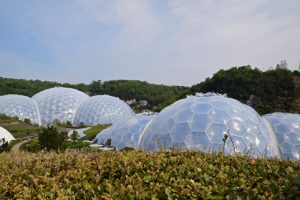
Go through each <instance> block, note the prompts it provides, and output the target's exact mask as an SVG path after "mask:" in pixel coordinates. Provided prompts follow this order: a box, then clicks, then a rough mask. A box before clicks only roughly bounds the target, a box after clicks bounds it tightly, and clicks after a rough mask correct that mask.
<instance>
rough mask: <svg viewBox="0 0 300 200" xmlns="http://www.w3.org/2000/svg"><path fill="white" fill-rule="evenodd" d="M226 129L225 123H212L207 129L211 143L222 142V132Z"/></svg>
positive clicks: (224, 132) (225, 131)
mask: <svg viewBox="0 0 300 200" xmlns="http://www.w3.org/2000/svg"><path fill="white" fill-rule="evenodd" d="M227 131H228V129H227V127H226V126H225V124H216V123H212V124H211V125H210V126H209V127H208V129H207V136H208V138H209V139H210V140H211V141H212V142H213V143H221V144H222V143H223V138H224V134H226V133H227Z"/></svg>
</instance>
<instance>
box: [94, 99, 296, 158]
mask: <svg viewBox="0 0 300 200" xmlns="http://www.w3.org/2000/svg"><path fill="white" fill-rule="evenodd" d="M284 116H286V115H284ZM271 117H272V118H276V119H275V120H272V119H271ZM286 118H288V119H285V118H281V119H278V116H276V115H270V116H264V117H261V116H259V115H258V114H257V112H256V111H255V110H254V109H252V108H251V107H249V106H247V105H245V104H242V103H241V102H239V101H237V100H235V99H232V98H227V97H226V96H223V95H216V94H205V95H198V96H188V97H187V98H185V99H182V100H179V101H177V102H175V103H173V104H172V105H170V106H168V107H166V108H165V109H163V110H162V111H161V112H160V113H159V114H157V115H155V116H152V117H149V116H141V115H137V116H134V117H132V118H131V119H129V120H124V121H122V122H119V123H116V124H115V125H113V126H112V127H110V128H108V129H106V130H104V131H102V132H100V133H99V134H98V135H97V137H96V139H95V141H94V142H97V143H98V144H104V143H105V142H106V141H107V140H108V139H110V140H111V145H112V146H114V147H116V149H117V150H120V149H123V148H125V147H130V148H135V149H143V150H145V151H158V150H159V149H165V150H169V149H171V148H176V149H186V150H195V149H196V150H200V151H204V152H220V151H222V152H224V153H226V154H234V153H242V154H247V155H251V156H254V157H258V156H268V157H279V158H283V159H286V158H289V159H295V158H296V159H299V147H300V145H299V144H300V134H299V133H300V132H299V130H300V115H293V116H292V117H291V116H290V117H286ZM283 124H284V125H283ZM273 130H275V133H274V131H273ZM279 130H280V133H279V134H278V133H277V131H279ZM297 131H298V132H297ZM278 135H279V136H278ZM282 135H285V137H283V136H282ZM277 141H282V142H277ZM278 144H279V145H278ZM287 144H288V145H290V146H289V147H287ZM284 148H288V149H284ZM287 153H289V154H287Z"/></svg>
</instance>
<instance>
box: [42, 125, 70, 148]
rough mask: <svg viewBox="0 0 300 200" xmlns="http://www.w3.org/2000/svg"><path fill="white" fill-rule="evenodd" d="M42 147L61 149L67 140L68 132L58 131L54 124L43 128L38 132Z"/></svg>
mask: <svg viewBox="0 0 300 200" xmlns="http://www.w3.org/2000/svg"><path fill="white" fill-rule="evenodd" d="M38 139H39V143H40V145H41V147H42V148H43V149H46V150H59V149H62V148H63V145H64V143H65V142H66V140H67V133H65V132H60V131H58V130H57V129H56V128H55V127H54V126H50V127H47V128H43V129H42V132H40V133H39V134H38Z"/></svg>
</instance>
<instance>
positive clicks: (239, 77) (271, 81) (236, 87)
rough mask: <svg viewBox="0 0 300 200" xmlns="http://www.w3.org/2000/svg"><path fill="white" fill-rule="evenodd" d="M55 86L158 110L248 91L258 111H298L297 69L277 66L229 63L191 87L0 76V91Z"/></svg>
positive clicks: (27, 91) (138, 108) (241, 96)
mask: <svg viewBox="0 0 300 200" xmlns="http://www.w3.org/2000/svg"><path fill="white" fill-rule="evenodd" d="M55 86H62V87H70V88H75V89H78V90H80V91H82V92H85V93H87V94H89V95H99V94H109V95H112V96H117V97H120V98H121V99H122V100H125V101H127V100H131V103H132V104H131V105H130V106H131V107H132V108H133V109H135V110H136V111H141V110H145V109H149V110H154V111H160V110H161V109H162V108H164V107H165V106H167V105H170V104H171V103H173V102H174V101H176V100H178V99H181V98H184V97H185V96H186V95H187V94H194V93H195V92H218V93H227V94H228V96H229V97H232V98H235V99H238V100H240V101H242V102H244V103H246V102H247V100H248V99H249V97H250V96H251V95H255V97H256V105H255V109H256V110H257V111H258V112H259V113H261V114H264V113H270V112H275V111H282V112H295V113H299V112H300V106H299V104H300V72H299V71H294V72H292V71H289V70H287V69H281V68H277V69H275V70H268V71H265V72H262V71H261V70H259V69H256V68H255V69H253V68H251V66H242V67H233V68H231V69H229V70H220V71H218V72H217V73H215V74H214V75H213V76H212V77H211V78H207V79H206V80H205V81H203V82H201V83H198V84H195V85H193V86H192V87H183V86H166V85H158V84H151V83H148V82H145V81H138V80H112V81H105V82H101V81H100V80H98V81H93V82H92V83H90V84H83V83H80V84H68V83H64V84H62V83H57V82H49V81H40V80H23V79H11V78H1V77H0V95H5V94H22V95H26V96H32V95H34V94H36V93H38V92H40V91H42V90H44V89H47V88H52V87H55ZM145 101H146V102H145Z"/></svg>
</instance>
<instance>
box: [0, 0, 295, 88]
mask: <svg viewBox="0 0 300 200" xmlns="http://www.w3.org/2000/svg"><path fill="white" fill-rule="evenodd" d="M32 2H34V3H32V4H27V3H24V4H21V6H19V10H18V9H16V8H15V7H14V6H11V7H5V6H3V5H2V7H3V8H2V9H3V10H2V11H3V13H4V11H5V10H8V11H9V12H8V14H7V15H8V16H9V17H8V19H9V18H11V19H14V21H16V22H17V23H18V24H19V26H22V27H23V28H24V30H26V31H27V32H28V33H30V34H31V35H33V36H34V37H35V38H37V40H38V41H39V43H40V44H42V45H43V46H44V48H45V49H47V51H48V52H50V53H51V54H53V55H52V57H53V63H52V64H53V66H50V65H49V64H48V65H47V64H45V63H38V64H35V65H34V66H35V71H38V73H41V74H43V77H48V79H50V78H53V77H54V79H55V80H60V81H64V80H65V81H71V82H82V81H86V82H90V81H92V80H93V79H103V80H108V79H118V78H124V79H141V80H147V81H150V82H158V83H167V84H177V85H181V84H184V85H191V84H195V83H197V82H200V81H201V80H204V79H205V78H206V77H208V76H211V75H212V74H213V73H215V72H216V71H217V70H218V69H220V68H229V67H231V66H236V65H246V64H251V65H253V66H261V67H265V68H268V67H269V66H271V65H272V66H274V65H275V64H276V63H277V62H279V61H280V60H282V59H287V61H288V63H289V64H290V65H292V66H293V65H294V66H296V65H297V64H298V61H299V60H300V57H299V55H297V52H298V50H299V47H300V42H299V41H298V40H297V38H298V35H299V33H300V29H299V28H300V27H299V21H300V14H299V12H298V10H297V7H299V4H300V3H298V1H297V0H291V1H289V2H283V1H280V0H272V1H271V0H251V1H244V0H228V1H227V0H226V1H216V0H189V1H181V0H168V1H158V0H157V1H156V0H153V1H152V0H76V1H59V2H58V1H46V0H45V1H42V2H41V1H32ZM0 4H1V3H0ZM12 5H13V4H12ZM0 7H1V6H0ZM25 8H26V9H25ZM0 11H1V8H0ZM2 11H1V12H2ZM21 11H22V12H21ZM16 13H22V14H20V15H16ZM6 17H7V16H6ZM0 25H1V24H0ZM0 48H1V45H0ZM2 49H3V48H2ZM4 50H5V49H4ZM15 55H16V58H15V59H17V58H18V56H17V55H19V54H18V53H16V54H15ZM21 58H22V59H21ZM20 59H21V60H22V63H24V64H20V63H19V64H15V65H16V66H22V65H24V66H31V64H30V63H36V62H35V60H33V58H30V57H26V58H24V56H20ZM0 62H1V61H0ZM2 62H3V61H2ZM5 62H8V61H5ZM32 66H33V65H32ZM39 66H43V68H42V67H39ZM45 66H48V67H49V68H50V67H52V68H53V70H52V69H47V70H45V68H46V67H45ZM295 68H296V67H295ZM39 69H40V70H39ZM41 69H43V70H41ZM54 69H56V70H60V69H64V71H65V72H66V73H67V74H69V75H68V76H65V74H58V75H56V76H51V73H49V71H55V70H54ZM32 73H34V72H32ZM27 74H28V73H27ZM40 77H42V75H41V76H40Z"/></svg>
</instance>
